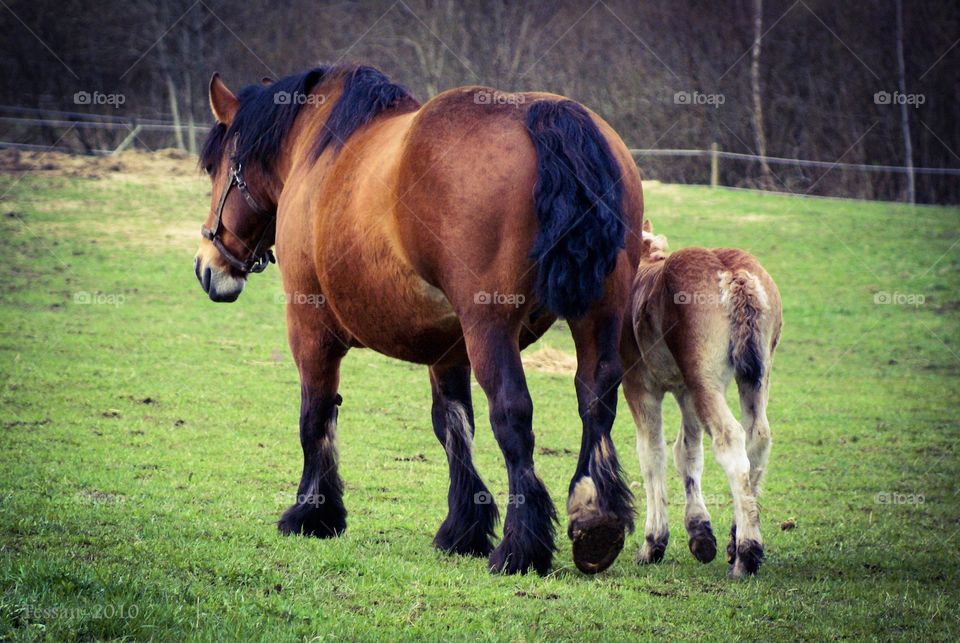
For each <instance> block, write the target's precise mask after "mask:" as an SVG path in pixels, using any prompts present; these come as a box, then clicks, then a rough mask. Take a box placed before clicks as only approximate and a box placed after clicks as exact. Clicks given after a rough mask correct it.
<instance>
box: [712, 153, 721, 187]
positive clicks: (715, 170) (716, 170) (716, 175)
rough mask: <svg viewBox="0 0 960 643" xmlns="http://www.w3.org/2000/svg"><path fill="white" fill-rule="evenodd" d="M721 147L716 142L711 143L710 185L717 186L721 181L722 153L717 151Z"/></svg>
mask: <svg viewBox="0 0 960 643" xmlns="http://www.w3.org/2000/svg"><path fill="white" fill-rule="evenodd" d="M719 151H720V147H719V146H718V145H717V144H716V143H710V187H712V188H715V187H717V184H718V183H719V182H720V181H719V179H720V155H719V154H717V152H719Z"/></svg>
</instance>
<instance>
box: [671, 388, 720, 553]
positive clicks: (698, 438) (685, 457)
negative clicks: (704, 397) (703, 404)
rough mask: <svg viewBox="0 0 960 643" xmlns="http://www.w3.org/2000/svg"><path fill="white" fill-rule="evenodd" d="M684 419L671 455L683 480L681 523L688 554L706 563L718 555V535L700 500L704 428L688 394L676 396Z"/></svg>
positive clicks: (701, 497)
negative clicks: (684, 502)
mask: <svg viewBox="0 0 960 643" xmlns="http://www.w3.org/2000/svg"><path fill="white" fill-rule="evenodd" d="M677 403H678V404H679V405H680V411H681V413H682V415H683V419H682V420H681V422H680V435H678V436H677V441H676V443H675V444H674V445H673V457H674V460H675V462H676V465H677V471H678V472H679V473H680V479H681V480H682V481H683V488H684V492H685V493H686V505H685V510H684V516H683V524H684V527H686V529H687V536H688V537H689V539H688V541H687V545H688V546H689V547H690V553H691V554H693V556H694V558H696V559H697V560H699V561H700V562H701V563H709V562H710V561H712V560H713V559H714V558H715V557H716V555H717V538H716V536H714V534H713V527H712V526H711V525H710V514H709V513H708V512H707V507H706V505H705V504H704V502H703V494H702V492H701V488H700V479H701V477H702V476H703V429H702V427H701V426H700V420H699V419H698V418H697V414H696V409H695V408H694V406H693V400H692V398H691V397H690V395H689V394H688V393H683V394H680V395H678V396H677Z"/></svg>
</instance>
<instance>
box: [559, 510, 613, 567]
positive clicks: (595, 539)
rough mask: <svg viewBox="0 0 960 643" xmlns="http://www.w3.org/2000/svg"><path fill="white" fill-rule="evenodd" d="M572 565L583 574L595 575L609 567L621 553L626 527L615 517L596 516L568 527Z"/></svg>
mask: <svg viewBox="0 0 960 643" xmlns="http://www.w3.org/2000/svg"><path fill="white" fill-rule="evenodd" d="M567 533H568V534H569V535H570V537H571V539H572V540H573V563H574V564H575V565H576V566H577V569H579V570H580V571H581V572H583V573H584V574H597V573H600V572H602V571H603V570H605V569H606V568H608V567H610V565H612V564H613V561H615V560H616V559H617V556H619V555H620V552H621V551H622V550H623V543H624V535H625V534H626V525H624V524H623V522H622V521H621V520H619V519H618V518H616V517H615V516H611V515H607V516H598V517H595V518H592V519H590V520H586V521H583V522H577V523H575V524H574V523H571V524H570V528H569V529H568V530H567Z"/></svg>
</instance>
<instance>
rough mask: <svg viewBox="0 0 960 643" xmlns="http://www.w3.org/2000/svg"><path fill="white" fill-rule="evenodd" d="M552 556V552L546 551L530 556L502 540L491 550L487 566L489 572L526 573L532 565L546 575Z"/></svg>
mask: <svg viewBox="0 0 960 643" xmlns="http://www.w3.org/2000/svg"><path fill="white" fill-rule="evenodd" d="M552 558H553V555H552V552H549V551H548V552H547V554H546V556H543V555H540V556H536V555H534V556H531V555H530V554H525V553H524V552H522V551H519V550H517V549H516V548H514V547H512V546H511V545H510V543H508V542H507V540H503V541H502V542H501V543H500V544H499V545H498V546H497V548H496V549H494V550H493V552H491V554H490V558H489V559H488V566H489V569H490V573H491V574H526V573H527V571H528V570H529V569H530V568H531V567H532V568H533V569H535V570H536V571H537V573H538V574H540V575H541V576H546V575H547V573H548V572H549V571H550V564H551V562H552Z"/></svg>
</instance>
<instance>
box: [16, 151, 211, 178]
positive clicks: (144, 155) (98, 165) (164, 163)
mask: <svg viewBox="0 0 960 643" xmlns="http://www.w3.org/2000/svg"><path fill="white" fill-rule="evenodd" d="M0 172H3V173H7V174H21V173H24V172H36V173H39V174H42V175H43V176H72V177H83V178H90V179H102V178H106V177H111V176H117V178H123V179H126V180H142V179H143V178H144V177H169V176H171V175H174V174H176V175H181V176H196V174H197V161H196V158H195V157H194V156H193V155H191V154H189V153H187V152H182V151H180V150H176V149H165V150H157V151H156V152H143V151H140V150H128V151H126V152H122V153H120V154H117V155H116V156H84V155H80V154H64V153H62V152H34V151H23V150H15V149H7V150H0Z"/></svg>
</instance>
